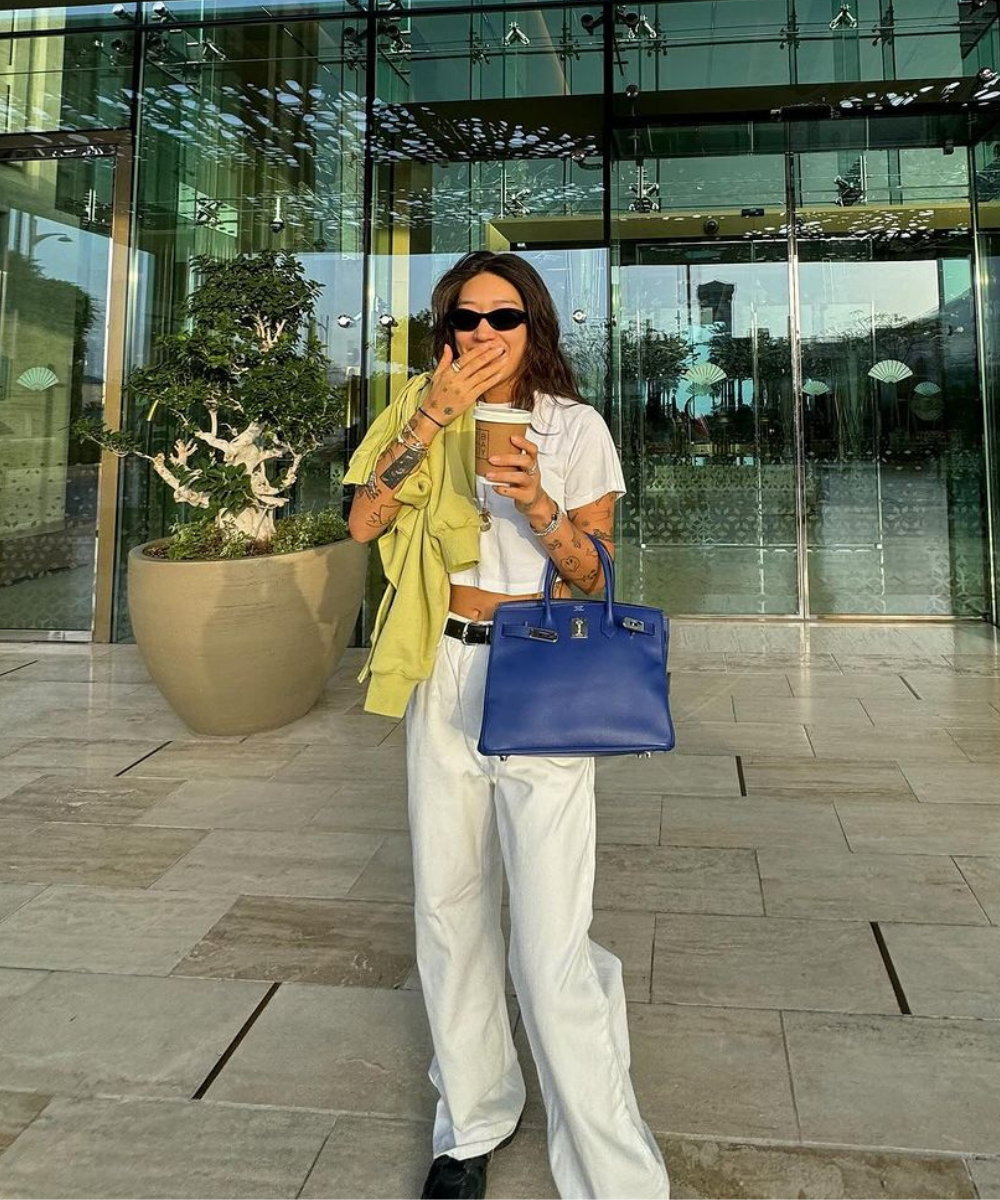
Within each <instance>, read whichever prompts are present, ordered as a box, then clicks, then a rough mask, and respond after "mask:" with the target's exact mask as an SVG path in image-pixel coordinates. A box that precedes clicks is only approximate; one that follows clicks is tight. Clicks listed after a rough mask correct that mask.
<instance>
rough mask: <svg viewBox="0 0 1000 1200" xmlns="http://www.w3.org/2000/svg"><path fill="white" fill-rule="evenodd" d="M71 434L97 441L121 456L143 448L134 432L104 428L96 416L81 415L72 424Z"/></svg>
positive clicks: (83, 439) (78, 438)
mask: <svg viewBox="0 0 1000 1200" xmlns="http://www.w3.org/2000/svg"><path fill="white" fill-rule="evenodd" d="M70 436H71V437H73V438H76V439H77V440H78V441H81V442H96V443H97V444H98V445H99V446H100V447H101V448H102V449H104V450H110V451H111V453H112V454H117V455H118V456H119V457H121V458H124V457H125V455H127V454H137V453H138V452H139V451H140V450H141V449H142V445H141V443H140V441H139V439H138V438H137V437H136V436H135V434H134V433H128V432H125V431H121V430H113V429H104V427H103V425H102V424H101V422H100V421H99V420H97V419H96V418H95V417H80V418H79V419H78V420H76V421H74V422H73V424H72V425H71V426H70Z"/></svg>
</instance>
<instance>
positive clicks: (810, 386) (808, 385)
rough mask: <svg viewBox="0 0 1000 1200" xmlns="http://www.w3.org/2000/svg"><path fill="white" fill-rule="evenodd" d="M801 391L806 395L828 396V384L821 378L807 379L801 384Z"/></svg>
mask: <svg viewBox="0 0 1000 1200" xmlns="http://www.w3.org/2000/svg"><path fill="white" fill-rule="evenodd" d="M802 391H803V392H804V393H805V395H807V396H828V395H829V394H830V385H829V384H826V383H824V382H823V380H822V379H807V380H806V381H805V383H804V384H803V385H802Z"/></svg>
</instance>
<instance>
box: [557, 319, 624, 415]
mask: <svg viewBox="0 0 1000 1200" xmlns="http://www.w3.org/2000/svg"><path fill="white" fill-rule="evenodd" d="M561 344H562V348H563V350H564V352H565V354H566V357H567V358H568V359H569V361H570V365H571V366H572V368H573V371H574V373H575V374H576V380H577V383H578V384H579V387H580V391H581V392H582V393H583V394H584V395H585V396H587V397H588V398H589V399H591V400H592V401H593V402H594V403H595V406H596V407H597V408H598V409H599V410H600V411H601V414H602V415H603V417H604V419H605V420H606V421H608V422H610V421H611V415H612V414H611V408H612V403H611V346H610V342H609V329H608V323H607V322H606V321H598V322H596V323H593V324H585V325H576V324H574V325H573V327H572V328H571V329H569V330H567V331H566V333H565V335H564V336H563V338H562V343H561Z"/></svg>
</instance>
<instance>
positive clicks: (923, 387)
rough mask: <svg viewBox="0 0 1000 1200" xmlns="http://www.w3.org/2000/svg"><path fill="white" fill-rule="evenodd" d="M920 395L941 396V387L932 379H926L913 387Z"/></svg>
mask: <svg viewBox="0 0 1000 1200" xmlns="http://www.w3.org/2000/svg"><path fill="white" fill-rule="evenodd" d="M913 390H914V391H915V392H916V393H917V395H918V396H940V395H941V389H940V387H938V385H937V384H936V383H935V382H934V381H933V380H932V379H924V380H923V381H922V382H920V383H918V384H917V386H916V387H915V388H914V389H913Z"/></svg>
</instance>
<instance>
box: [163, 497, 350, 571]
mask: <svg viewBox="0 0 1000 1200" xmlns="http://www.w3.org/2000/svg"><path fill="white" fill-rule="evenodd" d="M171 533H172V534H173V537H172V538H171V539H170V541H169V542H168V543H167V546H166V548H165V552H164V554H165V557H166V558H169V559H173V560H176V561H205V560H207V559H213V558H247V557H249V556H250V555H258V554H292V553H294V552H295V551H296V550H311V549H313V548H314V547H315V546H328V545H330V543H331V542H342V541H344V539H345V538H346V537H347V523H346V522H345V521H344V518H343V517H342V516H341V515H340V514H339V513H338V512H335V511H334V510H333V509H323V510H321V511H320V512H302V513H296V514H295V515H294V516H291V517H283V518H282V519H281V520H280V521H276V522H275V526H274V538H273V539H272V540H271V541H270V542H265V543H258V542H255V541H254V540H253V539H252V538H249V537H247V536H245V535H243V534H233V533H231V532H229V531H228V530H226V529H224V528H222V527H220V526H219V525H217V524H216V522H215V521H213V520H212V518H211V517H203V518H200V519H199V520H197V521H189V522H188V523H187V524H184V525H182V524H177V525H174V526H173V528H172V529H171Z"/></svg>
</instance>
